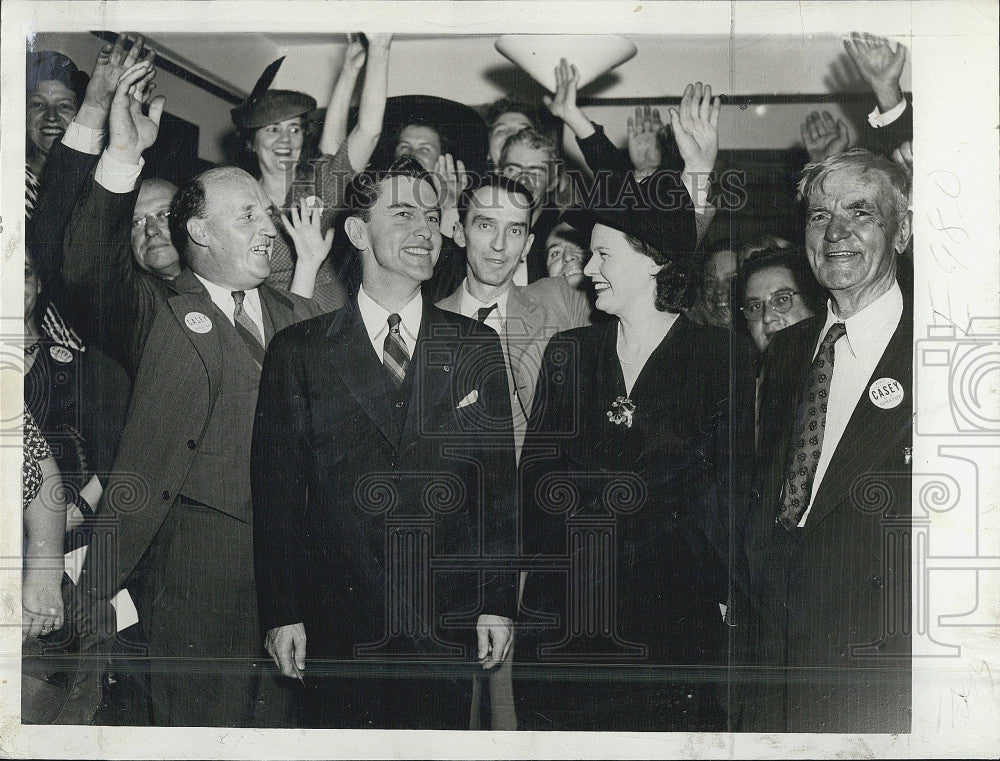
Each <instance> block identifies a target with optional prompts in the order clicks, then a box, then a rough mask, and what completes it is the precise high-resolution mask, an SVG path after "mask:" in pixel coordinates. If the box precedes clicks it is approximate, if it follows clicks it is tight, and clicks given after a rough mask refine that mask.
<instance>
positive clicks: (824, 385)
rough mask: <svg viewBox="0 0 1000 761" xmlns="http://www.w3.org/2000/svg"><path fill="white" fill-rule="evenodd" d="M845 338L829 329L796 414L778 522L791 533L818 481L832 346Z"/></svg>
mask: <svg viewBox="0 0 1000 761" xmlns="http://www.w3.org/2000/svg"><path fill="white" fill-rule="evenodd" d="M846 334H847V327H846V326H845V325H844V323H842V322H835V323H834V324H833V325H831V326H830V329H829V330H828V331H827V333H826V336H825V337H824V338H823V343H821V344H820V346H819V351H818V352H816V358H815V359H813V362H812V365H811V366H810V367H809V375H808V377H807V378H806V387H805V391H804V392H803V394H802V401H801V402H799V408H798V411H797V412H796V414H795V428H793V429H792V451H791V458H790V460H789V464H788V475H787V476H786V477H785V491H784V499H783V500H782V505H781V512H780V513H778V517H777V518H776V519H775V520H776V522H777V523H780V524H781V525H782V526H784V527H785V528H786V529H787V530H789V531H792V530H794V529H795V528H796V527H797V526H798V525H799V520H801V518H802V513H803V512H804V511H805V509H806V507H807V506H808V505H809V500H810V499H811V497H812V487H813V478H815V477H816V466H817V465H819V455H820V452H821V451H822V449H823V433H824V431H825V429H826V407H827V403H828V402H829V397H830V384H831V383H832V382H833V357H834V354H833V345H834V344H835V343H837V341H839V340H840V339H841V338H842V337H843V336H845V335H846Z"/></svg>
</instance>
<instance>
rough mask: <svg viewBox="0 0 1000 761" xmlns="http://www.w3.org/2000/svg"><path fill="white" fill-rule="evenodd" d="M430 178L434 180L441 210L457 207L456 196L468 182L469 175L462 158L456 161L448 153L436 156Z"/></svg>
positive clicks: (460, 193)
mask: <svg viewBox="0 0 1000 761" xmlns="http://www.w3.org/2000/svg"><path fill="white" fill-rule="evenodd" d="M431 179H432V180H433V181H434V188H435V189H436V190H437V194H438V201H439V203H440V204H441V210H442V212H444V211H446V210H448V209H455V208H457V207H458V197H459V196H460V195H462V191H463V190H465V188H466V186H467V185H468V183H469V175H468V172H466V171H465V164H464V163H462V160H461V159H459V160H457V161H456V160H455V159H454V158H452V155H451V154H450V153H445V154H444V155H443V156H438V160H437V163H436V164H435V165H434V171H433V172H431Z"/></svg>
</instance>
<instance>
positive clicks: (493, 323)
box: [458, 278, 510, 335]
mask: <svg viewBox="0 0 1000 761" xmlns="http://www.w3.org/2000/svg"><path fill="white" fill-rule="evenodd" d="M509 294H510V288H509V287H508V288H506V289H505V290H504V292H503V293H501V294H500V295H499V296H495V297H494V298H492V299H490V300H489V301H480V300H479V299H477V298H476V297H475V296H473V295H472V294H471V293H470V292H469V278H465V280H463V281H462V301H461V303H460V304H459V306H458V310H459V312H461V313H462V314H463V315H465V316H466V317H471V318H472V319H473V320H475V319H478V317H479V314H478V313H479V310H480V309H482V308H483V307H491V306H493V305H494V304H496V305H497V308H496V309H494V310H493V311H492V312H490V313H489V315H488V316H487V317H486V325H487V326H488V327H491V328H493V330H495V331H496V333H497V335H503V328H504V322H505V321H506V319H507V296H508V295H509Z"/></svg>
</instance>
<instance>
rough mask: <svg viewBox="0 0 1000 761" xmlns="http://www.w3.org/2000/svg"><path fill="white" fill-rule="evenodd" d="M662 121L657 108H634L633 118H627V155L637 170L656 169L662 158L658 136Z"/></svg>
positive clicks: (661, 128) (661, 129)
mask: <svg viewBox="0 0 1000 761" xmlns="http://www.w3.org/2000/svg"><path fill="white" fill-rule="evenodd" d="M662 131H663V121H662V120H661V119H660V111H659V109H656V108H654V109H652V110H650V108H649V106H643V107H642V108H636V110H635V118H634V119H633V118H632V117H631V116H630V117H629V119H628V156H629V158H630V159H631V160H632V166H633V167H634V168H635V170H636V171H637V172H644V171H649V170H651V169H656V167H658V166H659V165H660V161H661V160H662V158H663V155H662V153H661V152H660V143H659V136H660V133H661V132H662Z"/></svg>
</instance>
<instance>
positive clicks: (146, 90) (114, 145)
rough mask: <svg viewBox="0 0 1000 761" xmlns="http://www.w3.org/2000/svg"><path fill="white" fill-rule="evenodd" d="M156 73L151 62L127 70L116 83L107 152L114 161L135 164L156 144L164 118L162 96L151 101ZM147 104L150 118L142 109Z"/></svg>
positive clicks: (142, 62) (134, 65) (137, 64)
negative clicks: (161, 120) (161, 118)
mask: <svg viewBox="0 0 1000 761" xmlns="http://www.w3.org/2000/svg"><path fill="white" fill-rule="evenodd" d="M155 76H156V69H154V68H153V64H152V62H151V61H140V62H139V63H136V64H133V65H132V66H130V67H129V68H128V69H127V70H126V71H125V73H124V74H122V75H121V77H120V78H119V80H118V87H117V88H116V89H115V97H114V100H113V101H112V102H111V117H110V121H109V133H110V135H109V138H110V139H109V141H108V151H109V153H110V154H111V156H112V157H113V158H114V159H116V160H117V161H121V162H122V163H126V164H138V163H139V158H140V156H142V153H143V151H145V150H146V149H147V148H149V146H151V145H152V144H153V143H154V142H156V135H157V133H158V132H159V130H160V117H161V116H162V115H163V103H164V99H163V96H162V95H158V96H157V97H155V98H153V99H152V100H150V89H151V88H150V85H151V84H152V81H153V77H155ZM147 102H148V103H149V114H148V115H145V114H143V113H142V107H143V105H144V104H145V103H147Z"/></svg>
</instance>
